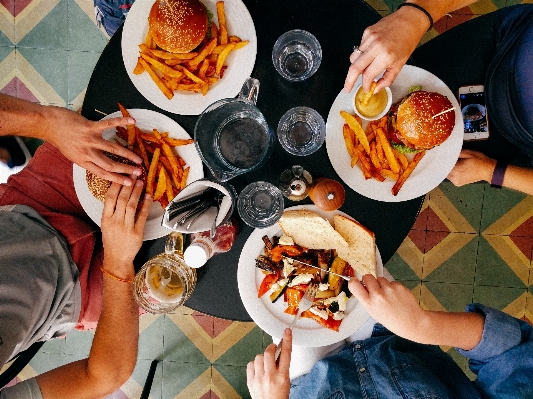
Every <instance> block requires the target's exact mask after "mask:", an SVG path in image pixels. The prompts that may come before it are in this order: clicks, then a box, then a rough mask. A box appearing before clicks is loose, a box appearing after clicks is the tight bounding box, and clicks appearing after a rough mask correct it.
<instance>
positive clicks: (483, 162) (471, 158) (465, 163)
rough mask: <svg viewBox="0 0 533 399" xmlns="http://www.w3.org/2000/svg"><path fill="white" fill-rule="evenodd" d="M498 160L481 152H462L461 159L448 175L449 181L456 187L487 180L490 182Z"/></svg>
mask: <svg viewBox="0 0 533 399" xmlns="http://www.w3.org/2000/svg"><path fill="white" fill-rule="evenodd" d="M495 166H496V160H495V159H492V158H489V157H487V156H486V155H484V154H482V153H481V152H477V151H472V150H461V154H460V155H459V159H458V160H457V163H456V164H455V166H454V167H453V169H452V171H451V172H450V173H449V174H448V179H449V180H450V181H451V182H452V183H453V184H455V185H456V186H464V185H465V184H470V183H474V182H477V181H481V180H485V181H488V182H490V181H491V179H492V172H493V171H494V167H495Z"/></svg>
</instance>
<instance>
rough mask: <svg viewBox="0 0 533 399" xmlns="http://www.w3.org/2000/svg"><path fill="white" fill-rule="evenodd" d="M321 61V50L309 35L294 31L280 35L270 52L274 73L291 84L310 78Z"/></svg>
mask: <svg viewBox="0 0 533 399" xmlns="http://www.w3.org/2000/svg"><path fill="white" fill-rule="evenodd" d="M321 61H322V48H321V47H320V43H319V42H318V40H317V39H316V37H315V36H313V35H312V34H311V33H309V32H307V31H305V30H300V29H295V30H291V31H288V32H285V33H284V34H283V35H281V36H280V37H279V38H278V40H276V43H275V44H274V48H273V50H272V62H273V63H274V68H276V71H278V73H279V74H280V75H281V76H283V77H284V78H285V79H287V80H289V81H291V82H300V81H302V80H305V79H307V78H309V77H311V76H312V75H313V74H314V73H315V72H316V71H317V69H318V67H319V66H320V62H321Z"/></svg>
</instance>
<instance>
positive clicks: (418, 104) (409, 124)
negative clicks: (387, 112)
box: [396, 90, 455, 150]
mask: <svg viewBox="0 0 533 399" xmlns="http://www.w3.org/2000/svg"><path fill="white" fill-rule="evenodd" d="M451 108H453V105H452V103H451V102H450V100H449V99H448V97H446V96H445V95H442V94H440V93H436V92H428V91H422V90H419V91H415V92H413V93H412V94H411V95H409V96H408V97H407V98H406V99H405V100H404V101H403V102H402V103H401V104H400V105H399V106H398V114H397V119H396V129H397V130H398V133H399V135H400V138H401V140H402V141H403V142H404V143H405V144H406V145H407V146H409V147H412V148H415V149H418V150H429V149H431V148H433V147H435V146H437V145H440V144H442V143H443V142H444V141H445V140H446V139H447V138H448V137H450V135H451V134H452V131H453V128H454V126H455V111H454V110H452V111H448V112H445V113H442V114H440V115H438V116H436V117H433V116H434V115H437V114H439V113H440V112H442V111H445V110H448V109H451Z"/></svg>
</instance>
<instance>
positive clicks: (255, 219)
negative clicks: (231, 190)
mask: <svg viewBox="0 0 533 399" xmlns="http://www.w3.org/2000/svg"><path fill="white" fill-rule="evenodd" d="M283 209H284V200H283V195H282V194H281V190H280V189H279V188H277V187H276V186H274V185H273V184H270V183H268V182H264V181H258V182H255V183H251V184H248V185H247V186H246V187H244V189H243V190H242V191H241V193H240V194H239V198H238V200H237V210H238V212H239V216H240V217H241V219H242V220H243V221H244V223H246V224H247V225H249V226H251V227H255V228H264V227H269V226H272V225H273V224H274V223H276V222H277V221H278V219H279V218H280V217H281V214H282V213H283Z"/></svg>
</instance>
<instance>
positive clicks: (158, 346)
mask: <svg viewBox="0 0 533 399" xmlns="http://www.w3.org/2000/svg"><path fill="white" fill-rule="evenodd" d="M141 317H142V316H141ZM165 324H166V320H165V317H164V316H159V317H158V318H157V319H156V320H155V321H154V322H153V323H151V324H150V325H149V326H148V327H146V328H145V329H144V330H143V331H142V332H141V333H140V334H139V354H138V358H139V359H147V360H154V359H161V357H162V356H163V352H164V333H165Z"/></svg>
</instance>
